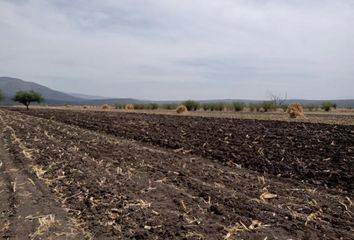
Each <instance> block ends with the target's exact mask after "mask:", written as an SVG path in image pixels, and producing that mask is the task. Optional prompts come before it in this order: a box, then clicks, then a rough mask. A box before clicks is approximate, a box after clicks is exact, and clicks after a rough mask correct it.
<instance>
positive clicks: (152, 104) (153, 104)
mask: <svg viewBox="0 0 354 240" xmlns="http://www.w3.org/2000/svg"><path fill="white" fill-rule="evenodd" d="M158 108H159V105H158V104H157V103H149V104H148V109H150V110H156V109H158Z"/></svg>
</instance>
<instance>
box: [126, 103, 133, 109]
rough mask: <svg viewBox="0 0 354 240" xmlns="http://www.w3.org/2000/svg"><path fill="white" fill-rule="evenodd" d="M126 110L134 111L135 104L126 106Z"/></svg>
mask: <svg viewBox="0 0 354 240" xmlns="http://www.w3.org/2000/svg"><path fill="white" fill-rule="evenodd" d="M125 110H134V105H133V104H127V105H125Z"/></svg>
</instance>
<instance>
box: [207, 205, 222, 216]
mask: <svg viewBox="0 0 354 240" xmlns="http://www.w3.org/2000/svg"><path fill="white" fill-rule="evenodd" d="M209 211H210V212H212V213H214V214H216V215H223V213H222V210H221V209H220V207H218V206H216V205H211V206H210V208H209Z"/></svg>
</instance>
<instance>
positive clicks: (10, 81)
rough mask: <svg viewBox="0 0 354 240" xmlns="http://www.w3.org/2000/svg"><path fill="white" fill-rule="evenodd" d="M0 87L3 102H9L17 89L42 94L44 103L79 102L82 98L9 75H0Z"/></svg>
mask: <svg viewBox="0 0 354 240" xmlns="http://www.w3.org/2000/svg"><path fill="white" fill-rule="evenodd" d="M0 89H1V91H2V92H3V94H4V96H5V101H4V103H5V104H6V103H7V104H9V103H11V102H12V101H11V98H12V97H13V96H14V95H15V94H16V92H17V91H30V90H33V91H36V92H39V93H41V94H42V95H43V97H44V99H45V101H46V103H48V104H59V103H66V102H80V101H83V100H84V99H81V98H78V97H74V96H71V95H69V94H66V93H62V92H59V91H55V90H52V89H50V88H48V87H45V86H43V85H40V84H37V83H34V82H26V81H23V80H21V79H18V78H11V77H0Z"/></svg>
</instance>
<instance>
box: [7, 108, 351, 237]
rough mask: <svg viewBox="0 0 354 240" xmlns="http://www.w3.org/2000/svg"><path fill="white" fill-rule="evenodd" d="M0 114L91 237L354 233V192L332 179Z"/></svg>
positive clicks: (16, 149) (25, 158)
mask: <svg viewBox="0 0 354 240" xmlns="http://www.w3.org/2000/svg"><path fill="white" fill-rule="evenodd" d="M61 114H62V115H63V116H65V115H64V114H65V112H63V113H61ZM67 114H68V115H70V114H71V113H67ZM98 116H99V115H97V116H96V117H97V119H98ZM132 116H133V117H134V115H132ZM143 116H146V115H143ZM81 117H82V116H81V115H78V119H76V121H77V122H81V120H80V119H81ZM127 117H131V116H129V115H127ZM136 117H142V116H140V115H137V116H136ZM146 117H147V118H148V116H146ZM118 119H119V118H118ZM162 119H163V118H162ZM176 119H178V118H176ZM0 120H1V122H2V124H3V125H4V126H7V128H4V129H2V137H3V138H4V140H5V141H6V142H7V147H8V151H9V152H10V157H11V158H12V159H17V161H21V162H23V163H24V164H26V162H27V165H28V166H27V167H28V168H30V169H32V171H33V172H34V173H36V176H37V181H41V182H43V183H45V184H46V185H47V186H48V188H49V189H50V190H51V192H52V195H53V196H55V197H56V198H57V199H58V202H60V204H61V206H62V208H63V209H66V211H67V213H68V214H69V215H70V216H71V217H72V218H73V219H75V220H76V221H75V222H76V223H77V224H78V225H79V226H81V227H82V228H83V229H85V232H86V235H87V236H91V237H92V238H94V239H353V238H352V236H353V233H354V223H353V221H352V219H353V211H354V206H353V202H352V201H353V200H352V196H351V195H348V194H345V193H343V192H340V191H336V190H335V189H331V190H326V189H324V188H322V187H320V188H318V189H316V188H315V187H314V185H312V184H307V183H301V182H299V181H295V180H292V179H286V178H281V177H280V178H279V177H275V176H274V175H270V174H267V173H265V174H260V173H258V172H255V171H250V170H247V169H243V168H241V169H240V168H239V167H237V166H235V165H232V166H227V165H225V164H222V163H221V162H220V161H219V160H213V159H205V158H203V157H200V156H197V155H192V154H190V153H187V152H185V151H183V150H178V151H173V150H171V149H164V148H159V147H156V146H152V145H150V144H145V143H139V142H134V141H128V140H124V139H122V138H118V137H116V136H112V135H104V134H102V133H99V132H96V131H88V130H85V129H82V128H79V127H76V126H70V125H66V124H63V123H59V122H56V121H53V120H46V119H41V118H34V117H32V116H27V115H24V114H20V113H15V112H9V111H4V110H0ZM87 120H88V121H91V120H92V121H93V119H91V118H87ZM176 121H177V120H176ZM178 121H179V119H178ZM181 121H182V120H181ZM183 121H187V120H183ZM129 122H130V120H129V118H128V119H127V121H126V123H129ZM192 123H193V122H192ZM132 125H133V126H134V124H132ZM103 126H104V125H103ZM142 126H144V125H141V127H142ZM9 129H12V130H13V131H10V130H9ZM103 129H104V128H103ZM177 132H178V131H177ZM171 135H172V134H171ZM176 135H178V134H176ZM166 136H168V134H167V133H166ZM14 139H17V140H16V141H17V143H16V144H15V143H14ZM162 141H163V140H162ZM235 154H237V153H235ZM208 156H210V157H211V155H208ZM36 169H37V170H36ZM38 169H41V171H38ZM294 178H295V179H297V178H298V177H297V176H296V177H294ZM264 193H272V194H275V195H276V196H273V197H272V198H271V199H263V200H262V199H261V198H260V196H261V195H262V194H264ZM48 198H50V196H48ZM252 221H253V224H252ZM256 221H258V222H256ZM18 231H21V230H18Z"/></svg>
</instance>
